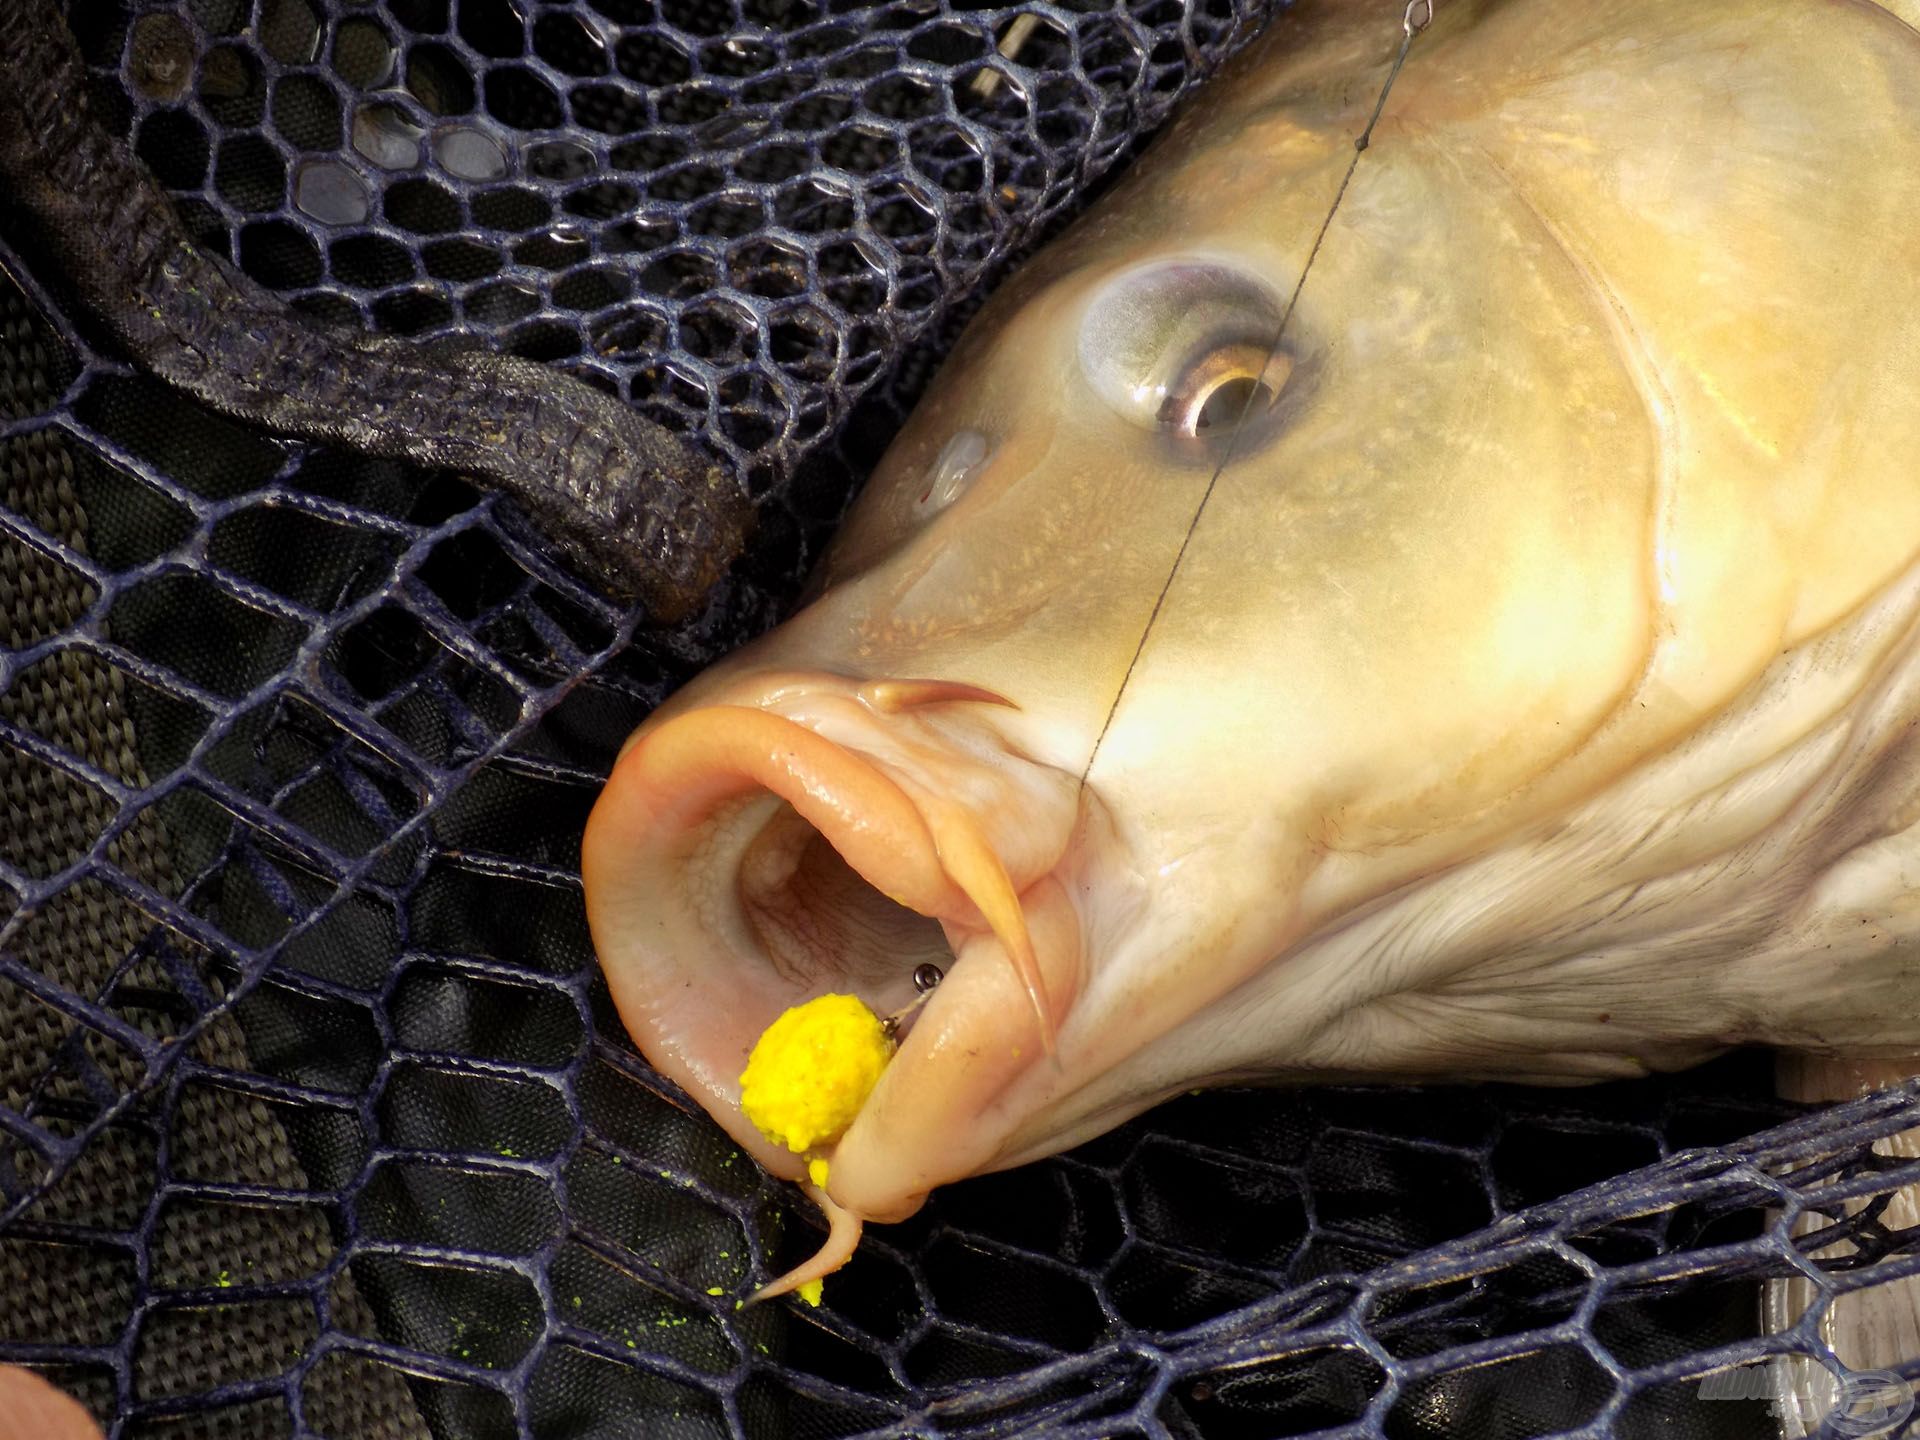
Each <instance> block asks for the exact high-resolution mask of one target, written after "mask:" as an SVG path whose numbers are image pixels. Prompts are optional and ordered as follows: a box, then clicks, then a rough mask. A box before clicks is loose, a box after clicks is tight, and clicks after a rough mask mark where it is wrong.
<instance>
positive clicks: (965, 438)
mask: <svg viewBox="0 0 1920 1440" xmlns="http://www.w3.org/2000/svg"><path fill="white" fill-rule="evenodd" d="M991 455H992V450H991V447H989V446H988V444H987V437H986V436H985V435H982V434H981V433H980V432H979V431H978V430H958V431H955V432H954V434H953V436H952V438H951V439H949V440H948V441H947V443H946V444H945V445H943V446H941V447H940V453H939V454H938V455H937V456H935V457H934V461H933V465H932V467H931V468H930V469H929V470H928V471H927V483H926V488H925V489H923V490H922V491H921V492H920V499H919V502H918V503H917V505H916V506H915V508H916V509H917V510H919V511H920V512H921V513H922V514H925V515H931V514H935V513H937V512H938V511H941V510H944V509H946V508H947V506H949V505H951V504H952V503H953V502H954V501H955V500H958V499H959V498H960V495H961V492H962V491H964V490H965V489H966V488H967V486H968V485H969V484H970V483H971V482H972V481H973V478H974V477H975V476H976V475H978V474H979V473H980V471H981V470H983V469H985V468H986V463H987V460H988V459H989V458H990V457H991Z"/></svg>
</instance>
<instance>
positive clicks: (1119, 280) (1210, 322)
mask: <svg viewBox="0 0 1920 1440" xmlns="http://www.w3.org/2000/svg"><path fill="white" fill-rule="evenodd" d="M1281 314H1282V311H1281V307H1280V302H1279V299H1278V297H1277V296H1276V295H1275V294H1274V293H1273V292H1272V291H1271V290H1270V289H1268V287H1267V286H1266V285H1265V284H1263V283H1262V282H1261V281H1259V280H1257V279H1255V278H1254V277H1253V276H1251V275H1249V274H1247V273H1246V272H1244V271H1241V270H1237V269H1234V268H1232V267H1231V266H1226V265H1220V264H1215V263H1211V262H1204V261H1192V260H1186V261H1163V262H1160V263H1158V264H1154V265H1150V266H1146V267H1143V268H1141V269H1136V270H1132V271H1128V272H1125V273H1123V274H1121V275H1119V276H1117V277H1115V278H1114V279H1113V280H1110V281H1109V282H1108V283H1107V284H1106V285H1105V286H1104V287H1103V288H1102V289H1101V290H1100V292H1099V293H1098V294H1097V295H1095V297H1094V299H1093V302H1092V304H1091V306H1090V307H1089V308H1088V311H1087V315H1086V318H1085V320H1084V321H1082V323H1081V327H1080V346H1079V349H1080V368H1081V370H1082V372H1083V373H1084V374H1085V376H1086V378H1087V381H1088V383H1089V384H1090V385H1091V386H1092V387H1093V390H1094V392H1095V393H1096V394H1097V395H1099V396H1100V398H1101V399H1102V400H1104V401H1105V402H1106V403H1107V405H1108V406H1109V407H1111V408H1112V409H1113V410H1114V411H1115V412H1116V413H1117V414H1119V415H1120V416H1121V417H1122V418H1123V419H1126V420H1129V421H1131V422H1132V423H1134V424H1135V425H1138V426H1140V427H1142V428H1143V429H1147V430H1154V431H1158V432H1160V433H1162V434H1167V435H1171V436H1175V437H1178V438H1180V439H1183V440H1186V441H1210V440H1216V439H1220V438H1223V437H1225V436H1227V435H1229V434H1231V433H1232V432H1233V430H1234V429H1235V427H1236V426H1237V425H1238V424H1239V423H1240V421H1241V418H1242V417H1243V416H1244V417H1246V418H1247V419H1248V420H1252V419H1254V418H1257V417H1258V416H1259V415H1261V414H1263V413H1264V412H1265V411H1267V410H1268V409H1269V408H1271V407H1272V405H1273V402H1274V401H1275V399H1277V398H1278V396H1279V394H1280V391H1281V389H1282V387H1283V386H1284V385H1285V384H1286V380H1287V376H1288V375H1289V374H1290V373H1291V371H1292V368H1293V364H1292V361H1291V359H1289V357H1288V356H1287V355H1286V354H1285V352H1283V351H1276V350H1275V349H1274V348H1273V342H1274V339H1275V337H1276V336H1277V335H1278V334H1279V330H1280V319H1281Z"/></svg>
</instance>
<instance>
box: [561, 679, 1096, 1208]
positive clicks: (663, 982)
mask: <svg viewBox="0 0 1920 1440" xmlns="http://www.w3.org/2000/svg"><path fill="white" fill-rule="evenodd" d="M903 683H910V684H913V685H924V684H927V683H929V682H918V681H916V682H893V681H864V682H863V681H858V680H853V679H850V678H847V677H838V676H832V677H829V676H822V675H819V674H806V673H803V672H764V673H761V674H758V675H755V676H752V677H750V678H748V680H747V682H746V683H744V684H735V685H729V686H728V687H726V688H725V689H724V690H723V691H721V692H720V693H718V694H709V695H705V696H701V697H699V699H698V701H697V703H684V704H677V705H672V706H668V707H662V709H661V711H659V712H658V713H657V714H656V716H655V717H653V718H652V719H650V720H649V721H648V722H647V724H645V725H643V726H642V727H641V728H640V729H639V730H638V731H636V732H635V734H634V736H632V737H631V738H630V739H629V741H628V743H627V745H626V746H625V747H624V748H623V750H622V752H621V755H620V758H619V760H618V761H617V762H616V765H615V767H614V770H613V773H612V774H611V775H610V777H609V779H608V783H607V786H606V788H605V790H604V791H603V792H602V794H601V797H600V799H599V800H598V802H596V804H595V806H594V809H593V812H592V814H591V815H590V816H589V819H588V823H587V827H586V833H585V836H584V838H583V842H582V853H581V874H582V881H583V885H584V888H585V898H586V908H587V918H588V924H589V928H590V930H591V933H592V936H593V940H594V944H595V949H596V951H597V952H598V954H599V956H600V958H601V962H602V966H603V969H604V971H605V973H606V975H607V981H608V985H609V988H610V989H611V990H612V992H613V996H614V1000H615V1003H616V1006H617V1008H618V1009H619V1011H620V1014H621V1017H622V1020H623V1021H624V1023H625V1024H626V1025H627V1027H628V1029H629V1031H630V1033H631V1034H632V1036H633V1038H634V1040H635V1041H636V1043H637V1044H638V1045H639V1047H640V1049H641V1051H642V1052H643V1053H644V1054H645V1055H646V1057H647V1059H648V1061H649V1062H650V1063H651V1064H653V1065H654V1067H655V1068H656V1069H658V1070H660V1071H661V1072H662V1073H663V1074H665V1075H667V1076H668V1077H669V1078H670V1079H672V1080H673V1081H675V1082H676V1083H677V1084H679V1085H680V1086H681V1087H682V1088H683V1089H685V1090H686V1091H687V1092H688V1093H689V1094H690V1095H691V1096H692V1097H693V1098H694V1099H696V1100H697V1101H698V1102H699V1103H700V1104H701V1106H702V1108H703V1109H705V1110H706V1111H707V1112H708V1113H709V1114H710V1115H712V1116H713V1117H714V1119H715V1120H717V1121H718V1122H719V1123H720V1124H721V1126H722V1127H723V1128H725V1129H726V1131H727V1132H728V1133H729V1135H730V1136H731V1137H732V1138H733V1139H734V1140H735V1141H736V1142H737V1143H739V1144H740V1145H741V1146H742V1147H743V1148H744V1149H746V1150H747V1151H748V1152H749V1153H750V1154H752V1155H753V1156H754V1158H755V1159H756V1160H758V1161H759V1162H760V1163H761V1164H762V1165H763V1166H764V1167H765V1168H767V1169H768V1170H769V1171H771V1172H773V1173H774V1174H776V1175H778V1176H780V1177H782V1178H785V1179H792V1180H799V1179H802V1178H803V1176H804V1174H805V1169H806V1160H805V1157H803V1156H801V1155H797V1154H795V1153H793V1152H791V1151H789V1150H787V1149H786V1148H785V1147H784V1146H781V1145H779V1144H776V1143H775V1142H773V1141H770V1140H769V1139H767V1137H766V1136H764V1135H762V1134H761V1133H760V1131H759V1130H758V1129H757V1128H756V1127H755V1126H754V1125H753V1124H752V1123H751V1122H750V1121H749V1120H747V1119H746V1117H745V1116H744V1115H743V1114H742V1112H741V1110H740V1106H739V1074H740V1071H741V1069H742V1068H744V1066H745V1063H746V1058H747V1055H748V1053H749V1051H750V1050H751V1048H752V1045H753V1043H754V1042H755V1041H756V1040H757V1039H758V1037H759V1035H760V1033H761V1032H762V1031H763V1030H764V1029H765V1027H766V1026H767V1025H768V1024H770V1023H771V1022H772V1021H773V1019H774V1018H776V1017H777V1016H778V1015H779V1014H780V1013H781V1012H782V1011H784V1010H785V1009H786V1008H788V1007H789V1006H791V1005H794V1004H797V1003H799V1002H800V1001H802V1000H804V999H806V998H809V996H811V995H814V994H820V993H826V992H827V991H829V990H838V991H841V992H843V993H844V992H845V991H847V990H852V991H853V992H854V993H859V991H860V989H861V988H862V987H861V986H860V985H858V984H857V983H838V982H843V981H847V980H850V979H851V978H852V977H850V976H848V975H846V974H844V973H842V974H836V973H835V972H833V971H832V970H831V969H830V968H829V967H824V966H823V967H822V968H821V970H820V972H819V973H817V974H814V975H811V976H804V977H801V976H795V975H794V974H792V973H791V972H790V971H786V970H783V968H782V966H781V964H780V962H779V960H778V959H777V958H776V956H775V955H774V954H773V952H772V951H771V949H770V948H769V946H768V945H767V943H766V940H765V937H764V933H763V932H762V931H760V930H759V929H758V928H757V925H756V923H755V922H754V920H753V919H752V918H751V917H750V916H749V915H748V914H747V908H748V907H747V900H746V898H745V897H744V896H743V892H742V884H743V881H742V875H741V866H742V864H743V862H744V861H745V859H746V858H747V856H748V855H749V854H750V853H751V852H752V851H753V849H754V847H755V845H756V844H758V843H760V841H761V840H762V837H764V836H765V835H766V834H767V833H768V831H769V830H770V829H771V827H772V826H773V824H774V823H775V817H776V816H777V815H782V814H786V813H787V812H789V811H791V812H793V813H797V814H798V815H799V816H800V818H801V819H802V820H804V821H805V822H806V823H807V825H809V826H811V827H812V829H813V830H814V831H816V832H817V833H818V834H819V836H820V837H821V838H823V839H825V840H826V842H827V843H828V844H829V845H831V846H832V847H833V849H834V850H835V851H836V852H837V853H838V854H839V855H840V857H841V859H842V860H843V861H845V863H846V865H847V867H848V868H849V869H850V870H851V871H852V872H853V873H854V874H855V875H857V876H858V877H859V878H860V879H861V880H863V881H865V882H866V884H867V885H869V886H871V887H872V888H873V889H874V890H875V891H877V892H878V893H879V894H880V895H881V896H884V897H886V898H887V899H890V900H892V901H893V902H894V903H895V904H897V905H900V906H902V907H903V908H905V909H906V910H910V911H912V912H914V913H915V914H919V915H923V916H927V917H929V918H931V919H933V920H935V921H937V922H939V924H940V925H941V927H942V929H943V931H944V932H945V937H946V941H947V944H948V946H949V947H950V949H951V952H952V955H953V956H958V955H960V954H961V953H962V951H963V950H964V949H965V947H966V945H967V944H968V942H969V941H970V940H971V939H972V938H974V937H976V936H980V935H984V934H986V933H988V932H989V930H990V928H991V927H990V926H989V924H988V922H987V920H986V919H985V917H983V916H982V914H981V913H980V911H979V910H978V908H977V907H976V906H975V905H974V904H973V902H972V901H971V900H970V899H969V897H968V895H967V893H966V892H965V891H964V890H962V889H961V887H960V886H959V885H957V884H956V883H955V881H954V880H953V878H952V876H951V875H950V874H949V873H948V866H947V864H945V863H943V861H942V858H941V855H940V853H939V846H938V845H937V844H936V840H935V833H934V832H935V828H936V827H937V825H938V823H939V821H938V820H937V818H930V816H929V813H928V811H929V808H930V805H931V804H932V800H933V797H930V796H928V795H927V794H925V793H924V791H923V786H922V785H921V784H919V783H916V778H917V777H914V778H910V777H906V776H902V775H897V774H893V773H889V770H890V768H893V767H889V766H887V765H885V764H883V763H881V762H880V761H879V760H877V759H876V758H875V757H874V756H873V755H872V754H870V753H867V752H868V751H869V750H870V749H872V748H884V744H883V742H884V741H885V740H886V739H887V735H886V728H887V721H886V717H884V716H882V715H880V714H879V713H878V712H879V708H880V707H878V706H876V705H875V704H874V703H873V697H874V696H875V695H876V694H877V693H878V694H885V693H887V692H885V691H883V690H880V689H879V688H878V687H881V686H883V685H892V684H903ZM935 683H937V682H935ZM964 688H965V687H960V689H964ZM984 693H985V692H980V694H979V695H967V694H962V693H957V692H956V693H955V694H954V695H953V696H951V697H949V698H957V699H962V700H964V699H976V698H981V697H982V696H983V695H984ZM995 698H997V697H995ZM783 711H788V712H792V713H782V712H783ZM867 727H871V728H872V733H873V738H874V740H875V746H863V745H861V744H859V743H858V741H857V739H855V740H849V739H847V738H845V736H842V737H841V738H834V737H830V736H828V735H827V734H824V733H822V731H823V730H825V729H836V730H840V731H851V732H852V733H853V734H854V735H855V736H857V735H858V734H859V733H860V732H861V731H862V730H863V729H865V728H867ZM743 747H744V748H743ZM1005 753H1006V754H1007V755H1008V757H1009V763H1010V764H1012V765H1016V766H1022V767H1027V768H1032V769H1036V770H1038V769H1045V768H1046V767H1044V766H1039V765H1037V763H1036V762H1034V761H1031V760H1027V759H1025V758H1024V757H1019V756H1017V755H1015V754H1014V753H1013V752H1012V750H1011V749H1010V748H1009V749H1007V750H1006V752H1005ZM956 758H957V763H959V764H960V765H961V766H962V767H964V766H965V765H967V764H968V763H970V760H969V757H966V756H964V755H958V754H957V755H956ZM757 800H770V801H771V802H772V803H771V804H770V805H768V806H766V807H765V810H764V813H762V814H759V815H757V816H756V814H755V810H756V803H755V802H756V801H757ZM729 807H732V813H728V812H729ZM1071 829H1072V827H1071V826H1068V827H1067V829H1066V832H1065V833H1063V836H1062V840H1061V844H1060V845H1059V847H1058V849H1057V851H1056V852H1055V853H1053V854H1050V855H1044V856H1042V857H1041V861H1042V862H1043V863H1038V864H1036V863H1035V862H1034V859H1033V858H1032V857H1028V858H1027V860H1026V862H1025V863H1022V864H1020V865H1019V866H1018V867H1017V869H1016V870H1015V871H1013V872H1012V873H1011V874H1010V877H1009V878H1011V879H1012V881H1013V883H1014V886H1015V889H1016V892H1017V891H1020V890H1024V889H1026V888H1027V887H1028V886H1029V885H1031V884H1032V883H1033V881H1034V880H1035V879H1037V878H1039V877H1040V876H1042V875H1047V874H1051V873H1052V871H1053V870H1054V868H1055V867H1056V866H1057V865H1058V864H1059V863H1060V861H1061V860H1062V858H1063V857H1064V854H1065V851H1066V848H1067V836H1068V835H1070V833H1071ZM636 897H638V903H637V900H636ZM954 963H956V962H955V961H954V960H953V959H951V958H948V960H947V968H949V969H951V967H952V965H953V964H954ZM912 968H913V966H912V962H911V961H909V962H908V963H907V964H906V965H905V966H904V968H903V970H902V974H901V979H902V980H903V981H906V982H907V983H908V984H909V985H910V983H911V982H910V975H911V971H912ZM870 993H871V992H870ZM906 995H907V997H911V996H912V991H911V989H909V990H908V991H907V992H906ZM863 998H867V997H863ZM939 1001H940V992H939V990H937V989H936V990H935V991H934V992H933V993H932V994H931V995H929V996H928V997H927V998H926V1003H925V1007H924V1008H923V1009H922V1010H921V1011H920V1012H919V1015H917V1016H915V1017H914V1019H915V1020H923V1019H924V1018H925V1017H926V1016H927V1015H929V1014H931V1013H934V1012H936V1011H937V1008H938V1006H939ZM870 1003H871V1002H870ZM875 1008H876V1010H878V1011H879V1012H880V1013H882V1014H885V1013H887V1011H888V1010H889V1009H893V1008H899V1007H895V1006H887V1005H879V1004H876V1005H875ZM911 1208H912V1207H906V1208H904V1209H903V1210H902V1211H901V1213H910V1210H911ZM875 1218H879V1217H877V1216H876V1217H875ZM888 1218H898V1217H897V1216H889V1217H888Z"/></svg>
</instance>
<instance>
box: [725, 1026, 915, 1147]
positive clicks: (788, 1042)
mask: <svg viewBox="0 0 1920 1440" xmlns="http://www.w3.org/2000/svg"><path fill="white" fill-rule="evenodd" d="M893 1048H894V1046H893V1036H892V1035H891V1034H890V1033H889V1032H888V1030H887V1027H886V1025H885V1024H884V1023H882V1021H881V1019H880V1017H879V1016H878V1015H875V1014H874V1013H873V1011H871V1010H869V1009H868V1008H867V1006H866V1002H865V1001H863V1000H861V999H860V998H859V997H858V996H855V995H818V996H815V997H814V998H813V999H811V1000H809V1001H807V1003H806V1004H804V1005H796V1006H794V1007H793V1008H792V1009H791V1010H788V1011H786V1012H785V1013H783V1014H782V1015H781V1016H780V1018H779V1019H778V1020H775V1021H774V1022H773V1024H771V1025H769V1026H768V1027H767V1029H766V1033H764V1034H763V1035H761V1037H760V1039H759V1040H758V1041H757V1042H755V1044H754V1047H753V1053H752V1054H751V1055H749V1056H748V1057H747V1068H746V1069H745V1070H743V1071H742V1072H741V1074H740V1109H741V1110H742V1111H743V1112H744V1113H745V1114H746V1117H747V1119H749V1120H751V1121H752V1122H753V1123H754V1126H755V1128H757V1129H758V1130H759V1131H760V1133H761V1134H762V1135H765V1136H766V1137H767V1138H768V1139H769V1140H771V1141H773V1143H774V1144H776V1145H784V1146H786V1147H787V1149H789V1150H791V1151H793V1153H794V1154H796V1155H804V1154H806V1153H807V1152H808V1151H810V1150H817V1149H819V1148H821V1147H823V1146H827V1145H831V1144H833V1143H834V1141H836V1140H838V1139H839V1138H840V1137H841V1136H842V1135H844V1134H846V1133H847V1127H848V1126H849V1125H851V1124H853V1117H854V1116H856V1115H858V1114H859V1113H860V1107H861V1106H862V1105H864V1104H866V1102H867V1096H868V1095H870V1094H872V1093H873V1087H874V1086H875V1085H877V1084H879V1083H880V1072H881V1071H882V1070H884V1069H886V1068H887V1062H888V1061H889V1060H891V1059H892V1058H893Z"/></svg>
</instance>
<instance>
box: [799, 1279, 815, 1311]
mask: <svg viewBox="0 0 1920 1440" xmlns="http://www.w3.org/2000/svg"><path fill="white" fill-rule="evenodd" d="M820 1290H821V1283H820V1281H818V1280H809V1281H807V1282H806V1283H805V1284H804V1285H801V1286H800V1287H798V1288H797V1289H796V1290H795V1291H794V1292H793V1293H794V1294H796V1295H798V1296H799V1297H800V1298H801V1299H802V1300H804V1301H806V1302H807V1303H808V1304H809V1305H816V1306H817V1305H818V1304H819V1303H820Z"/></svg>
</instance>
